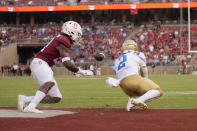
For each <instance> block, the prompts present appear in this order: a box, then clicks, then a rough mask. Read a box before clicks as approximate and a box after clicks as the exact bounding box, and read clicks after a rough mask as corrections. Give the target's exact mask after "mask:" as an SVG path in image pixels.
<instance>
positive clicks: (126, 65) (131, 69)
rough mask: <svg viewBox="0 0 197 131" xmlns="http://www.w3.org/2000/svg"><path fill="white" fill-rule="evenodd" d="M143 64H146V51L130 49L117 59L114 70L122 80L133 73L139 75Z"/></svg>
mask: <svg viewBox="0 0 197 131" xmlns="http://www.w3.org/2000/svg"><path fill="white" fill-rule="evenodd" d="M142 66H146V57H145V55H144V53H142V52H137V51H133V50H130V51H127V52H126V53H124V54H122V55H121V56H120V57H118V58H117V59H116V60H115V62H114V64H113V70H114V71H115V72H116V75H117V78H118V79H119V80H122V79H123V78H125V77H127V76H130V75H133V74H137V75H139V71H140V67H142Z"/></svg>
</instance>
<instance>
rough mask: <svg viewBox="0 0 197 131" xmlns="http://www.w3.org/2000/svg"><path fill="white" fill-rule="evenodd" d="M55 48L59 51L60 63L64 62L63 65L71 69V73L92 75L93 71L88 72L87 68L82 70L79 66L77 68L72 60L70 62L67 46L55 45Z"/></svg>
mask: <svg viewBox="0 0 197 131" xmlns="http://www.w3.org/2000/svg"><path fill="white" fill-rule="evenodd" d="M56 48H57V50H58V51H59V53H60V56H61V58H62V63H63V64H64V66H65V67H66V68H67V69H68V70H70V71H72V72H73V73H77V74H81V75H93V72H90V71H89V70H88V71H87V70H82V69H80V68H78V67H77V66H75V64H74V63H73V62H71V60H70V57H69V55H68V53H67V50H68V49H67V48H66V47H65V46H63V45H61V44H60V45H59V46H57V47H56Z"/></svg>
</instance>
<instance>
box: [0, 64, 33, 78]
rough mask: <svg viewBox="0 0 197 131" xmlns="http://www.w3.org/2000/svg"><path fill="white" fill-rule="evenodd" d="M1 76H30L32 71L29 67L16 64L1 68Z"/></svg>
mask: <svg viewBox="0 0 197 131" xmlns="http://www.w3.org/2000/svg"><path fill="white" fill-rule="evenodd" d="M0 72H1V73H0V74H1V76H24V75H27V76H30V75H31V70H30V68H29V66H28V65H23V64H16V63H14V64H13V65H11V66H9V65H4V66H1V70H0Z"/></svg>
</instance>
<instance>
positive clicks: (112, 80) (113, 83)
mask: <svg viewBox="0 0 197 131" xmlns="http://www.w3.org/2000/svg"><path fill="white" fill-rule="evenodd" d="M106 83H107V85H108V86H109V87H111V88H117V87H118V86H119V84H120V81H119V80H117V79H115V78H112V77H108V78H107V80H106Z"/></svg>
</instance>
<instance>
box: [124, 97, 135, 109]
mask: <svg viewBox="0 0 197 131" xmlns="http://www.w3.org/2000/svg"><path fill="white" fill-rule="evenodd" d="M131 100H132V98H129V100H128V103H127V106H126V110H127V111H131V109H132V108H133V107H134V105H133V104H132V103H131Z"/></svg>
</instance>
